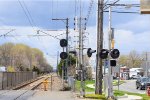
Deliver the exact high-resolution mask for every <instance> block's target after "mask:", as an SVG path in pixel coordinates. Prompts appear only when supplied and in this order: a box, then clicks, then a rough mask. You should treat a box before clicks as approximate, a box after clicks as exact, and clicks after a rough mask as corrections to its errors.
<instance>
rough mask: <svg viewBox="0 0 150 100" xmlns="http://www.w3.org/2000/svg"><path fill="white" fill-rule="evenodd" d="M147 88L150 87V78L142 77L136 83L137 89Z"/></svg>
mask: <svg viewBox="0 0 150 100" xmlns="http://www.w3.org/2000/svg"><path fill="white" fill-rule="evenodd" d="M146 86H150V78H149V77H140V78H138V79H137V81H136V89H138V88H139V89H140V90H142V89H145V87H146Z"/></svg>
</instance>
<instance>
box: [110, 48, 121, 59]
mask: <svg viewBox="0 0 150 100" xmlns="http://www.w3.org/2000/svg"><path fill="white" fill-rule="evenodd" d="M110 56H111V57H112V58H113V59H117V58H118V57H119V56H120V52H119V50H118V49H112V50H111V52H110Z"/></svg>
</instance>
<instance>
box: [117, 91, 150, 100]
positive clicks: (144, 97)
mask: <svg viewBox="0 0 150 100" xmlns="http://www.w3.org/2000/svg"><path fill="white" fill-rule="evenodd" d="M114 92H116V93H120V94H128V95H135V96H140V97H143V100H150V96H147V95H146V94H139V93H131V92H126V91H118V90H115V91H114Z"/></svg>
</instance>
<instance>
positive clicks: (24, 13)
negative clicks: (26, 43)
mask: <svg viewBox="0 0 150 100" xmlns="http://www.w3.org/2000/svg"><path fill="white" fill-rule="evenodd" d="M18 2H19V4H20V6H21V8H22V10H23V12H24V14H25V16H26V17H27V20H28V22H29V24H30V25H31V27H32V28H33V29H34V26H33V24H32V22H31V20H30V18H29V16H28V14H27V12H26V10H25V8H24V7H23V5H22V3H21V1H20V0H18Z"/></svg>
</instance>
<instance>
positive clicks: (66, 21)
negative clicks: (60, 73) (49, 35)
mask: <svg viewBox="0 0 150 100" xmlns="http://www.w3.org/2000/svg"><path fill="white" fill-rule="evenodd" d="M52 20H61V21H63V22H64V21H65V22H64V23H65V24H66V40H67V41H68V39H69V36H68V34H69V31H68V29H69V18H66V19H58V18H56V19H52ZM66 53H67V54H68V55H69V51H68V45H67V47H66ZM64 69H65V70H64V73H65V75H66V76H65V78H66V79H67V77H68V57H67V59H66V64H65V68H64Z"/></svg>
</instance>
